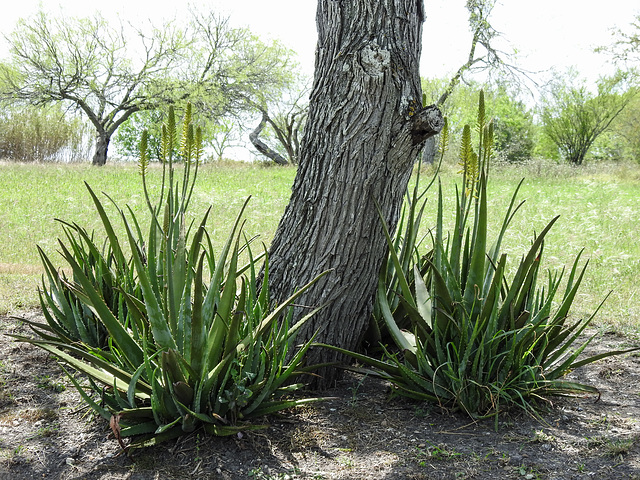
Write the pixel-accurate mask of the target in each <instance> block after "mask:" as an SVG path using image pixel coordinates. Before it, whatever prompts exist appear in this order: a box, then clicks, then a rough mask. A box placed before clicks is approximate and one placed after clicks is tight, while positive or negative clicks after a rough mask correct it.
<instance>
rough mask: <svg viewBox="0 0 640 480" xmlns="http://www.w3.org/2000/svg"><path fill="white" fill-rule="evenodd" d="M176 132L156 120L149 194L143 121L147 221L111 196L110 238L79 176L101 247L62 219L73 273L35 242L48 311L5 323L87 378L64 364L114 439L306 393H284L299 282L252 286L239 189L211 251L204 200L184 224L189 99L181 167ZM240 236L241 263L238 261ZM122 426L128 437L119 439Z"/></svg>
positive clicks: (63, 247) (251, 411)
mask: <svg viewBox="0 0 640 480" xmlns="http://www.w3.org/2000/svg"><path fill="white" fill-rule="evenodd" d="M172 118H174V116H173V114H172V112H171V114H170V115H169V119H172ZM176 137H177V132H176V127H175V124H172V123H169V124H167V125H165V126H164V128H163V152H165V156H164V158H163V168H164V169H163V172H164V173H163V184H162V186H161V193H160V197H159V200H158V201H157V203H155V204H154V203H152V201H151V198H150V196H149V194H148V191H147V184H146V182H147V178H146V173H147V169H148V167H149V165H148V155H147V154H146V145H145V136H144V135H143V140H142V142H141V155H140V167H141V173H142V182H143V188H144V191H145V198H146V199H147V204H148V207H149V212H150V222H149V231H148V234H147V235H144V234H143V233H142V228H141V223H140V222H139V221H138V219H137V218H136V217H135V216H134V215H133V213H132V212H131V211H130V210H129V211H127V210H125V209H121V208H119V207H118V206H117V205H115V204H114V206H115V207H116V209H117V212H118V216H119V219H120V222H121V224H122V226H123V229H124V238H125V239H126V242H122V241H121V239H120V238H119V236H118V235H117V234H116V226H115V224H114V223H113V222H112V220H111V218H110V217H109V215H108V214H107V212H106V209H105V207H104V205H103V203H102V202H101V201H100V199H99V198H98V196H97V195H96V194H95V193H94V192H93V190H92V189H91V188H90V187H89V186H88V185H87V189H88V191H89V194H90V196H91V198H92V200H93V202H94V205H95V207H96V210H97V211H98V213H99V215H100V218H101V220H102V223H103V226H104V228H105V231H106V235H107V239H106V243H107V247H105V252H104V253H103V252H102V251H100V250H98V249H97V247H96V243H95V242H94V241H93V239H92V238H91V236H90V235H88V234H87V233H86V231H85V230H84V229H82V228H81V227H79V226H77V225H73V224H65V229H64V231H65V234H66V240H67V242H64V241H62V240H60V241H59V246H60V252H61V254H62V256H63V258H64V260H65V262H66V264H67V266H68V269H69V270H70V271H71V272H72V278H66V277H64V275H63V274H62V273H58V272H56V271H55V269H54V267H53V264H52V263H51V261H50V260H49V259H48V258H47V256H46V255H45V254H44V252H42V251H41V252H40V253H41V257H42V259H43V262H44V264H45V271H46V278H47V279H48V281H49V284H50V285H51V286H50V287H49V288H48V289H46V290H44V293H43V294H42V295H41V298H42V299H43V300H42V301H43V306H44V307H45V311H46V312H47V313H45V318H46V320H47V323H36V322H30V326H31V327H32V329H33V330H34V331H35V332H36V333H37V334H38V337H39V338H36V339H32V338H27V337H17V338H18V339H19V340H22V341H26V342H30V343H32V344H35V345H37V346H39V347H41V348H43V349H45V350H47V351H49V352H50V353H52V354H54V355H55V356H57V357H58V358H59V359H60V360H61V362H62V363H63V364H65V365H67V366H69V367H72V368H73V369H75V370H77V371H78V372H81V373H83V374H84V375H85V376H86V378H87V380H88V383H87V384H81V381H80V380H78V379H77V378H76V376H75V375H73V373H72V372H69V378H70V379H71V381H72V382H73V384H74V385H75V386H76V387H77V389H78V391H79V392H80V394H81V395H82V397H83V398H84V399H85V400H86V402H87V403H88V404H89V405H90V406H91V407H92V408H93V409H94V410H95V411H96V412H97V413H99V414H100V415H101V416H102V417H104V418H105V419H107V420H109V421H110V425H111V428H112V430H113V431H114V434H115V435H116V437H117V439H118V440H119V441H120V443H121V445H122V446H123V447H125V446H126V447H127V448H129V447H141V446H147V445H152V444H154V443H157V442H159V441H162V440H165V439H167V438H172V437H175V436H177V435H181V434H183V433H184V432H191V431H193V430H194V429H196V428H199V427H202V428H204V430H205V431H207V432H209V433H211V434H214V435H229V434H233V433H236V432H238V431H240V430H247V429H251V428H258V427H259V425H256V424H254V423H247V422H248V421H249V420H250V419H255V418H258V417H261V416H263V415H266V414H269V413H272V412H276V411H279V410H282V409H286V408H290V407H293V406H296V405H300V404H302V403H305V402H309V401H314V400H315V399H300V398H294V397H291V393H292V392H294V391H295V390H297V389H299V388H300V387H301V384H299V383H293V378H294V377H295V376H296V375H299V374H301V373H304V372H306V371H308V367H303V359H304V356H305V353H306V351H307V349H308V348H309V345H310V343H306V344H304V345H301V346H297V345H296V343H295V335H296V331H297V329H298V328H299V327H300V325H302V323H303V322H304V319H303V320H302V321H301V322H298V323H297V324H296V325H295V326H291V325H290V324H289V312H290V308H289V307H290V305H291V303H292V302H293V301H294V300H295V298H296V297H297V296H298V295H299V294H301V293H303V292H304V291H305V290H306V288H308V286H305V287H303V288H301V289H300V290H299V291H298V292H297V293H296V294H295V295H293V296H292V297H291V298H289V299H288V300H286V301H285V302H282V304H280V305H278V306H277V307H276V308H273V307H272V305H271V304H270V300H269V292H268V287H267V285H268V281H264V282H263V285H265V286H264V287H263V288H262V289H261V290H259V291H258V290H257V289H256V284H257V282H256V271H257V269H258V268H259V262H260V261H261V258H262V257H266V256H265V255H259V256H254V255H253V254H252V252H251V249H250V245H249V243H250V242H249V240H247V239H246V238H245V237H244V236H243V233H242V215H243V212H244V210H245V208H246V206H247V203H248V201H249V200H248V199H247V202H245V204H244V206H243V207H242V210H241V211H240V213H239V215H238V217H237V219H236V221H235V223H234V225H233V226H232V228H231V233H230V235H229V237H228V239H227V241H226V244H225V246H224V247H223V249H222V251H221V252H220V253H219V254H218V255H217V256H214V255H213V253H212V242H211V239H210V237H209V234H208V233H207V230H206V223H207V218H208V214H209V212H207V213H205V214H204V216H203V217H202V219H201V221H200V223H199V224H197V225H186V224H185V223H186V221H185V217H186V211H187V208H188V205H189V201H190V199H191V195H192V193H193V187H194V183H195V181H196V177H197V171H198V164H199V158H200V155H201V151H200V138H201V135H200V133H199V131H198V130H197V129H194V128H193V124H192V122H191V118H190V110H189V109H188V110H187V114H186V115H185V120H184V124H183V129H182V135H181V152H182V158H181V161H182V162H181V163H182V166H181V169H182V176H181V178H177V176H176V175H175V172H176V165H174V164H175V161H174V159H173V158H172V154H171V152H173V150H174V149H173V142H175V141H176ZM243 249H244V251H245V253H246V255H247V256H248V258H249V261H248V264H246V265H240V264H239V261H240V258H242V257H241V255H242V250H243ZM264 261H265V264H264V270H263V271H264V276H265V279H268V275H269V269H268V260H267V259H266V258H265V260H264ZM207 277H208V278H207ZM312 283H313V282H312ZM45 285H46V283H45ZM107 293H109V294H110V295H111V297H109V295H107ZM313 313H314V312H311V313H310V315H313ZM90 322H93V323H94V324H95V325H92V324H91V323H90ZM102 336H104V338H103V337H102ZM125 437H134V439H133V440H132V442H130V443H129V444H128V445H126V444H125V441H124V439H125Z"/></svg>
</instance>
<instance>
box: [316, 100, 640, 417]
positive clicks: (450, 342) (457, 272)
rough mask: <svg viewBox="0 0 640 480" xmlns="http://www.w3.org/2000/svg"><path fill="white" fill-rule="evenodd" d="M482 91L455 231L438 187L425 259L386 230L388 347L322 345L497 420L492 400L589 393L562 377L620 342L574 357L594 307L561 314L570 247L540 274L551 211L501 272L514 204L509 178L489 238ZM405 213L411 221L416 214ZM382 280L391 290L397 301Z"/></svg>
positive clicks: (526, 403) (568, 300)
mask: <svg viewBox="0 0 640 480" xmlns="http://www.w3.org/2000/svg"><path fill="white" fill-rule="evenodd" d="M480 98H481V101H480V108H479V115H478V128H477V131H478V133H479V137H480V138H479V141H478V151H477V153H476V152H474V150H473V148H472V143H471V129H470V128H469V127H468V126H467V127H466V128H465V129H464V133H463V139H462V146H461V149H460V159H461V164H462V167H463V168H462V173H463V182H462V186H461V187H460V188H459V189H458V188H457V189H456V199H457V202H456V210H455V226H454V229H453V232H451V233H450V234H449V235H445V232H444V228H443V223H444V222H443V218H444V212H443V192H442V187H440V188H439V194H438V213H437V220H436V228H435V236H434V239H433V240H434V248H433V251H432V252H431V253H430V254H429V255H428V256H427V257H425V258H424V262H425V263H426V265H427V268H426V269H424V268H423V266H422V265H420V264H418V263H416V262H413V263H414V264H413V265H411V263H412V262H405V263H403V262H402V261H401V259H402V255H401V252H398V242H397V237H396V241H394V239H393V238H391V236H390V235H389V234H387V237H388V242H389V247H390V249H389V253H390V261H391V262H392V263H393V267H394V272H395V277H396V278H397V280H396V283H395V284H393V285H391V286H390V288H387V285H386V283H387V282H388V278H389V277H388V275H386V274H385V272H384V271H383V275H381V282H380V288H379V290H378V296H377V304H378V305H377V308H376V310H378V311H379V312H381V314H382V317H383V320H384V324H385V327H386V329H387V330H388V333H389V336H390V337H391V338H392V339H393V342H394V344H395V346H396V348H397V350H392V349H391V348H388V347H383V350H384V352H385V356H384V358H382V359H378V358H373V357H367V356H364V355H359V354H356V353H353V352H346V351H344V350H340V349H337V348H335V347H331V346H327V347H328V348H334V349H336V350H339V351H341V352H343V353H346V354H349V355H351V356H353V357H355V358H356V359H357V360H358V361H359V362H361V363H362V364H365V365H368V366H370V367H372V369H369V370H365V371H367V372H368V373H373V374H374V375H378V376H380V377H382V378H385V379H387V380H388V381H390V382H391V383H392V384H393V385H394V386H395V392H396V393H397V394H399V395H403V396H407V397H410V398H414V399H418V400H427V401H431V402H436V403H438V404H439V405H441V406H442V407H443V408H449V409H454V410H455V409H459V410H463V411H465V412H466V413H468V414H469V415H471V416H472V417H475V418H478V417H489V416H495V418H496V421H497V417H498V414H499V413H500V412H501V411H503V410H505V409H508V408H510V407H514V406H516V407H520V408H522V409H524V410H525V411H528V412H530V413H533V414H535V413H536V409H537V408H538V407H539V402H538V401H539V400H545V399H546V398H547V397H548V396H549V395H558V394H582V393H597V389H595V388H594V387H591V386H587V385H582V384H578V383H574V382H570V381H567V380H565V379H564V378H563V377H564V376H565V374H567V373H568V372H570V371H571V370H573V369H575V368H577V367H579V366H581V365H585V364H588V363H591V362H594V361H596V360H599V359H601V358H604V357H607V356H611V355H617V354H620V353H625V352H620V351H611V352H606V353H604V354H601V355H596V356H593V357H588V358H584V359H582V358H580V359H579V356H580V354H581V353H582V352H583V350H584V348H585V347H586V346H587V345H588V344H589V342H590V341H591V338H590V339H587V340H586V341H582V340H581V337H580V336H581V335H582V334H583V333H584V331H585V329H586V327H587V326H588V325H589V323H590V322H591V321H592V319H593V318H594V315H595V313H594V315H592V316H591V317H589V318H587V319H584V320H578V321H570V320H569V312H570V308H571V305H572V303H573V301H574V298H575V296H576V294H577V291H578V288H579V287H580V284H581V282H582V279H583V276H584V273H585V269H586V264H585V265H584V266H583V267H580V266H579V260H580V255H578V257H577V258H576V259H575V262H574V264H573V266H572V267H571V270H570V272H569V274H568V278H567V280H566V284H564V287H562V285H563V282H562V280H563V277H564V276H565V275H564V273H565V272H564V271H563V272H561V273H552V272H548V273H547V275H546V276H545V278H544V279H542V278H540V277H542V274H541V270H540V265H541V261H542V254H543V250H544V240H545V237H546V235H547V233H548V232H549V230H550V229H551V227H552V226H553V224H554V223H555V222H556V220H557V217H556V218H554V219H552V220H551V221H550V222H549V224H548V225H547V226H545V227H544V228H543V229H542V230H541V231H540V233H539V234H538V235H536V236H535V237H534V238H533V240H532V244H531V248H530V249H529V250H528V251H527V252H525V253H524V255H523V256H522V257H521V259H520V261H519V263H518V266H517V269H516V270H515V274H513V276H512V277H511V278H509V276H508V275H507V271H508V268H507V255H506V254H504V253H501V252H500V249H501V243H502V240H503V237H504V234H505V232H506V230H507V228H508V226H509V223H510V221H511V219H512V218H513V216H514V215H515V214H516V212H517V210H518V208H519V206H520V205H521V204H520V205H516V196H517V191H518V189H516V192H515V193H514V195H513V197H512V200H511V203H510V205H509V207H508V209H507V211H506V212H504V220H503V222H502V226H501V229H500V232H499V234H498V237H497V239H496V241H495V242H494V243H493V245H492V246H489V243H488V238H487V224H488V218H489V212H488V206H487V188H486V187H487V178H488V173H489V159H490V158H491V156H492V146H491V143H492V133H491V130H492V128H491V124H489V125H487V124H485V116H484V105H483V103H484V102H483V97H482V95H481V97H480ZM518 188H519V187H518ZM417 221H419V217H418V218H417ZM410 223H414V228H416V226H415V223H416V222H415V221H413V222H410ZM403 248H404V249H407V248H408V247H407V246H406V245H405V246H403ZM409 249H410V246H409ZM412 258H413V259H416V258H419V257H418V256H415V255H414V256H412ZM424 270H426V273H425V271H424ZM390 291H392V292H394V293H395V295H396V297H397V301H396V302H394V303H392V302H390V300H389V298H390V296H389V292H390ZM403 326H406V327H403ZM401 327H403V328H407V330H403V329H402V328H401ZM592 338H593V337H592ZM632 350H637V349H632ZM632 350H627V351H632ZM361 371H362V370H361Z"/></svg>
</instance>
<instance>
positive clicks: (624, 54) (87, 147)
mask: <svg viewBox="0 0 640 480" xmlns="http://www.w3.org/2000/svg"><path fill="white" fill-rule="evenodd" d="M493 6H494V2H492V1H485V2H469V4H468V6H467V8H468V11H469V25H470V29H471V31H472V33H473V36H472V42H471V46H470V50H469V58H468V60H467V61H466V63H465V64H463V65H461V66H460V67H459V68H458V70H457V71H456V72H455V73H454V74H453V76H452V77H443V78H423V79H422V88H423V92H424V94H425V95H426V98H427V99H428V100H429V102H430V103H437V104H438V105H439V106H440V108H441V110H442V111H443V114H444V115H445V116H447V117H448V119H449V124H450V127H451V129H452V132H454V133H459V131H460V130H461V128H462V126H463V125H464V124H466V123H471V124H473V122H474V119H473V116H474V115H475V105H474V101H473V99H474V98H475V97H476V95H477V92H478V91H479V90H480V89H484V91H485V95H486V96H487V104H488V105H490V106H491V111H489V112H488V114H489V115H490V116H491V117H492V118H493V119H494V122H495V128H496V145H495V148H496V152H497V154H498V155H499V158H501V159H502V160H505V161H509V162H519V161H524V160H528V159H532V158H550V159H556V160H566V161H568V162H570V163H572V164H576V165H580V164H582V163H583V162H584V161H585V160H587V159H593V160H613V161H616V160H621V159H632V160H635V161H640V137H639V136H638V135H637V131H638V127H639V126H640V98H639V97H638V96H637V95H636V93H637V91H638V86H637V78H638V76H637V67H638V65H639V64H640V58H638V53H637V52H638V50H639V48H638V47H639V46H638V31H639V26H638V25H639V23H640V22H639V21H638V19H637V18H636V22H635V23H632V24H631V27H630V28H629V29H627V30H628V31H624V30H618V31H616V32H615V35H614V41H613V43H612V44H611V45H609V46H604V47H601V48H600V49H599V50H600V51H601V52H602V53H604V54H607V55H609V57H610V58H611V59H612V61H613V62H614V63H615V64H616V66H617V72H616V73H615V74H614V75H612V76H609V77H602V78H601V79H600V80H599V81H598V83H597V85H595V86H593V87H591V88H590V87H589V86H588V85H587V84H586V83H585V81H584V79H582V78H581V77H580V74H579V72H577V71H575V70H568V71H565V72H554V73H553V76H552V79H551V81H550V82H548V84H547V85H544V86H541V87H540V89H539V90H540V91H539V95H537V98H536V100H535V101H534V100H532V98H533V97H532V96H531V95H530V92H527V91H523V89H522V86H521V82H520V79H521V78H522V76H523V72H519V71H518V69H517V68H516V67H514V66H513V62H512V61H511V59H510V57H509V56H507V55H505V54H503V53H502V52H499V51H497V50H496V49H494V47H493V42H494V39H495V38H496V36H498V35H499V34H498V33H497V32H496V31H495V30H494V29H493V28H492V26H491V23H490V15H491V12H492V9H493ZM7 39H8V41H9V44H10V47H11V56H10V58H8V59H5V60H4V61H3V62H1V63H0V101H1V102H2V106H3V108H2V112H1V113H0V158H5V159H12V160H17V161H51V160H54V161H81V160H84V159H86V158H87V157H89V155H90V153H89V152H90V151H92V152H93V160H92V161H93V163H94V164H97V165H102V164H104V163H105V162H106V161H107V155H108V152H109V150H108V149H109V146H110V144H111V142H112V140H113V141H114V142H115V146H116V151H117V153H118V154H119V156H121V157H135V156H136V155H137V150H138V143H139V139H140V132H141V131H142V130H143V129H148V130H149V132H150V136H149V142H150V150H151V154H152V156H153V155H155V157H157V156H158V154H159V151H158V148H159V139H160V136H161V135H160V134H161V132H160V127H159V125H161V124H162V121H163V115H165V113H164V112H166V108H164V107H166V105H174V107H175V111H176V115H181V113H182V111H183V109H184V106H185V105H186V103H187V102H191V103H192V104H193V105H194V115H195V118H197V120H198V122H199V123H200V124H201V125H202V126H203V132H205V137H204V139H203V140H204V144H205V148H206V149H207V152H208V153H209V157H210V158H213V159H222V158H224V157H225V156H229V149H230V147H234V146H247V145H248V144H249V142H250V143H251V144H252V146H253V147H254V149H255V150H257V152H258V153H259V154H260V155H261V157H260V158H264V159H265V161H273V162H275V163H278V164H297V161H298V154H299V152H298V150H299V147H300V140H301V137H302V131H303V128H304V123H305V120H306V116H307V104H308V93H309V86H308V83H309V80H308V79H305V78H302V77H301V76H299V75H298V74H297V73H296V62H295V57H294V53H293V52H292V51H290V50H288V49H286V48H284V47H283V46H282V45H281V44H279V43H278V42H271V43H265V42H263V41H261V40H260V39H259V38H258V37H256V36H255V35H253V34H252V33H251V32H250V31H249V30H247V29H245V28H234V27H232V26H231V25H230V23H229V19H227V18H223V17H220V16H218V15H216V14H215V13H212V12H198V11H193V10H192V11H190V14H189V17H188V19H187V20H185V21H183V22H182V23H180V22H177V21H174V22H170V23H167V24H165V25H162V26H161V27H160V28H157V27H154V26H153V25H149V26H148V27H147V28H145V29H133V27H131V26H130V25H126V24H119V25H113V24H110V23H108V22H107V21H106V20H105V19H104V18H102V17H101V16H99V15H96V16H95V17H93V18H85V19H74V18H71V19H68V18H64V19H63V18H55V17H52V16H50V15H46V14H45V13H44V12H40V13H39V14H37V15H36V16H35V17H33V18H31V19H23V20H21V21H19V22H18V23H17V25H16V28H15V30H14V31H13V32H12V33H11V34H10V35H9V36H8V37H7ZM497 73H499V74H500V75H497ZM480 75H483V76H484V80H483V81H480V80H478V79H477V78H479V77H480ZM91 130H93V131H94V133H93V138H92V136H91V133H90V132H91ZM430 141H431V143H429V142H428V143H427V149H429V147H431V148H433V145H435V142H436V139H433V140H431V139H430ZM92 144H93V145H92ZM231 155H232V154H231ZM427 158H428V156H427Z"/></svg>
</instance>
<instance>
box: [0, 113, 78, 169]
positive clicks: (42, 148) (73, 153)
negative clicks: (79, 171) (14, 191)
mask: <svg viewBox="0 0 640 480" xmlns="http://www.w3.org/2000/svg"><path fill="white" fill-rule="evenodd" d="M84 139H85V128H84V125H83V124H82V122H81V121H80V119H79V118H73V117H69V116H67V115H65V112H64V111H63V110H62V107H60V106H51V107H33V106H21V107H9V108H4V109H3V110H2V111H1V112H0V159H3V160H12V161H16V162H47V161H59V162H76V161H81V160H84V159H86V158H88V156H89V152H88V147H87V145H86V142H85V141H84Z"/></svg>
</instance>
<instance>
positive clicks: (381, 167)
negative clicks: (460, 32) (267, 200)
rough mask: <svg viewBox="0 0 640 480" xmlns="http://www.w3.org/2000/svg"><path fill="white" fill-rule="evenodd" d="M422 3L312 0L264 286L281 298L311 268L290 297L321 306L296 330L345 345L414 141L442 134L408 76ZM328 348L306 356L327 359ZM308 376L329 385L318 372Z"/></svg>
mask: <svg viewBox="0 0 640 480" xmlns="http://www.w3.org/2000/svg"><path fill="white" fill-rule="evenodd" d="M423 8H424V7H423V2H422V0H419V1H416V0H351V1H348V2H345V1H336V0H318V10H317V16H316V19H317V27H318V46H317V49H316V71H315V77H314V82H313V87H312V91H311V97H310V104H309V116H308V118H307V124H306V127H305V131H304V135H303V138H302V144H301V147H300V159H299V165H298V173H297V176H296V179H295V182H294V185H293V189H292V195H291V199H290V202H289V204H288V206H287V208H286V210H285V212H284V215H283V217H282V219H281V221H280V224H279V226H278V229H277V231H276V234H275V238H274V240H273V243H272V245H271V249H270V254H269V258H270V264H269V286H270V290H271V293H272V296H273V298H274V299H275V300H276V301H278V300H282V299H284V298H286V297H287V296H288V295H290V294H291V293H292V292H294V291H295V290H296V289H298V288H299V287H301V286H302V285H304V284H306V283H307V282H308V281H310V280H311V279H313V278H315V277H316V275H317V274H319V273H320V272H323V271H326V270H330V273H329V274H327V275H325V276H324V277H322V279H321V280H320V281H319V282H317V283H316V284H314V286H313V287H312V288H311V289H310V290H309V291H308V292H305V294H303V296H302V297H300V304H301V306H299V307H298V308H297V310H296V312H295V316H296V317H297V318H300V316H301V315H303V314H306V313H308V310H307V308H305V307H304V306H309V307H311V306H318V305H325V307H324V308H323V309H322V310H321V311H320V312H319V313H318V314H316V315H314V316H313V317H312V318H311V319H310V320H309V321H308V322H306V323H305V324H304V326H303V327H302V329H301V331H300V335H301V336H302V337H303V338H311V337H312V336H314V335H316V334H317V336H316V339H317V340H319V341H323V342H328V343H331V344H333V345H338V346H341V347H345V348H351V349H355V348H357V347H358V344H359V342H360V340H361V338H362V336H363V335H364V332H365V330H366V329H367V327H368V325H369V321H370V318H371V308H372V300H373V295H374V292H375V290H376V287H377V282H378V272H379V269H380V266H381V264H382V261H383V258H384V256H385V253H386V249H387V245H386V241H385V236H384V232H383V229H382V223H381V220H380V216H379V214H378V209H379V210H380V214H381V216H382V218H384V220H385V222H387V224H388V225H389V226H390V228H391V229H393V228H394V227H395V225H396V223H397V220H398V215H399V211H400V207H401V204H402V200H403V195H404V193H405V191H406V187H407V183H408V180H409V178H410V176H411V172H412V169H413V165H414V162H415V159H416V158H417V155H418V153H419V151H420V150H421V149H422V147H423V146H424V141H425V140H426V139H427V138H429V137H430V136H432V135H435V134H436V133H438V132H439V131H440V129H441V128H442V125H443V119H442V116H441V115H440V112H439V110H438V109H437V108H436V107H435V106H430V107H426V108H423V106H422V93H421V88H420V76H419V72H418V67H419V60H420V54H421V44H422V23H423V20H424V11H423ZM336 359H337V357H336V355H335V354H334V353H333V352H331V351H328V350H323V349H316V350H313V351H311V352H310V354H309V361H310V362H311V363H316V362H319V363H325V362H333V361H335V360H336ZM321 374H322V376H321V377H318V378H316V380H315V384H316V385H317V386H319V387H325V386H328V385H330V384H331V383H332V381H333V379H334V378H335V375H336V372H335V371H333V370H327V369H324V370H322V371H321Z"/></svg>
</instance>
